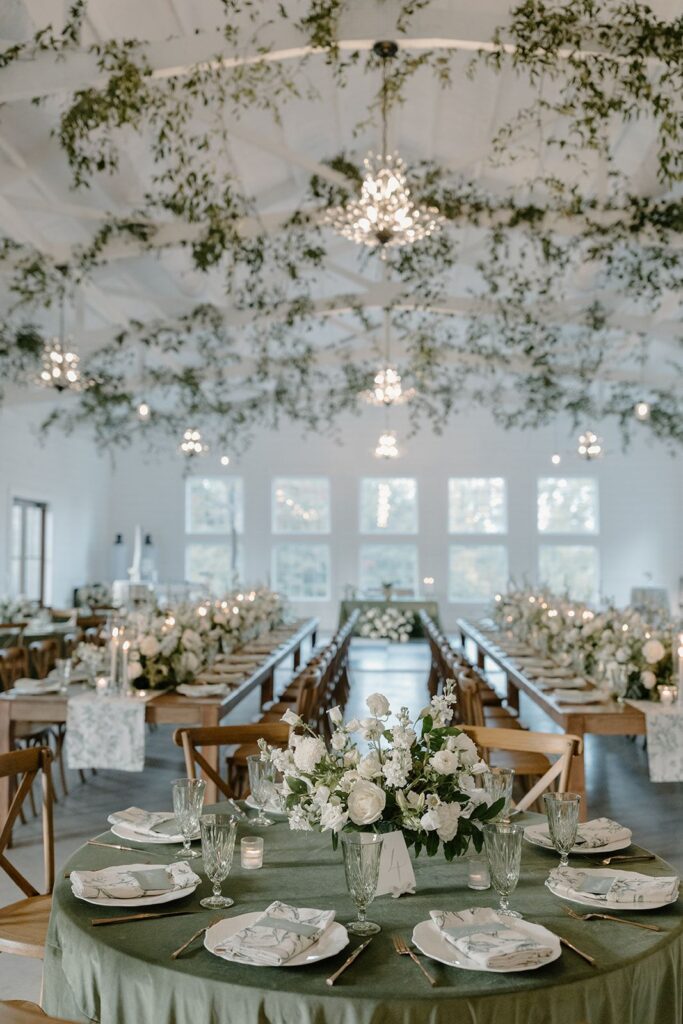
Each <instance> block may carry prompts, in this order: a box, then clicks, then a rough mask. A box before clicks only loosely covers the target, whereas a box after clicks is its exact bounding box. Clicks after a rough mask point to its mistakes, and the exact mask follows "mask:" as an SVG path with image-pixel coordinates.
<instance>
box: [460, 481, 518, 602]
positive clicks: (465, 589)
mask: <svg viewBox="0 0 683 1024" xmlns="http://www.w3.org/2000/svg"><path fill="white" fill-rule="evenodd" d="M448 530H449V533H450V534H451V536H452V539H453V543H452V544H451V545H450V547H449V552H448V599H449V601H456V602H463V603H467V602H486V601H490V600H491V598H492V597H493V595H494V594H495V592H496V591H497V590H501V589H503V588H504V587H505V584H506V582H507V577H508V553H507V545H506V544H505V543H501V540H502V539H503V538H504V537H505V534H506V533H507V494H506V487H505V480H503V478H502V477H452V478H451V479H450V480H449V481H448Z"/></svg>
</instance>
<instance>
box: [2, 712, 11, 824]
mask: <svg viewBox="0 0 683 1024" xmlns="http://www.w3.org/2000/svg"><path fill="white" fill-rule="evenodd" d="M10 710H11V708H10V702H9V701H8V700H2V701H0V754H9V753H10V752H11V750H12V719H11V718H10ZM10 795H11V794H10V779H9V776H6V777H5V778H3V779H0V822H5V821H6V820H7V815H8V814H9V805H10Z"/></svg>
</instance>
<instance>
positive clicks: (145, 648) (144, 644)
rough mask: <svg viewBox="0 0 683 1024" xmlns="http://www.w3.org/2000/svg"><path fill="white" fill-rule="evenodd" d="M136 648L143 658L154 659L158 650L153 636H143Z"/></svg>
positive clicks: (157, 643)
mask: <svg viewBox="0 0 683 1024" xmlns="http://www.w3.org/2000/svg"><path fill="white" fill-rule="evenodd" d="M138 646H139V648H140V654H141V655H142V656H143V657H144V658H156V656H157V654H158V653H159V650H160V647H159V641H158V640H157V638H156V637H155V636H143V638H142V640H141V641H140V643H139V644H138Z"/></svg>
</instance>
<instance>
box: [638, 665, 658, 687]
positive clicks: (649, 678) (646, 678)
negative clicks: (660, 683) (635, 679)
mask: <svg viewBox="0 0 683 1024" xmlns="http://www.w3.org/2000/svg"><path fill="white" fill-rule="evenodd" d="M640 681H641V683H642V684H643V686H644V687H645V689H646V690H652V689H653V688H654V685H655V683H656V682H657V676H656V675H655V674H654V672H650V671H648V670H647V669H646V670H645V672H641V673H640Z"/></svg>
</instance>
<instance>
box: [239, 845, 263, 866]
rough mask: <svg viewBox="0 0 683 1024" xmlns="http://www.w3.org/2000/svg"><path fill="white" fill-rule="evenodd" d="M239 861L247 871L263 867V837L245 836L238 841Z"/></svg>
mask: <svg viewBox="0 0 683 1024" xmlns="http://www.w3.org/2000/svg"><path fill="white" fill-rule="evenodd" d="M240 860H241V863H242V867H243V868H246V869H247V871H255V870H256V868H261V867H263V836H245V837H244V838H243V839H241V840H240Z"/></svg>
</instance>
